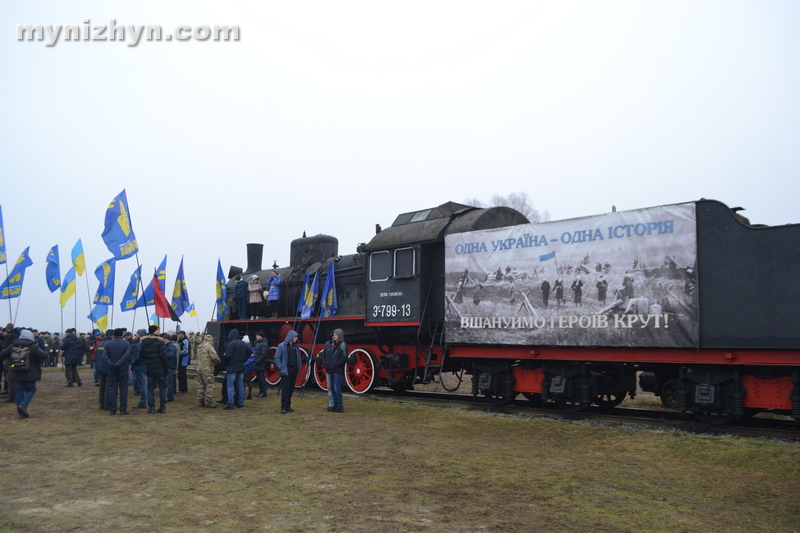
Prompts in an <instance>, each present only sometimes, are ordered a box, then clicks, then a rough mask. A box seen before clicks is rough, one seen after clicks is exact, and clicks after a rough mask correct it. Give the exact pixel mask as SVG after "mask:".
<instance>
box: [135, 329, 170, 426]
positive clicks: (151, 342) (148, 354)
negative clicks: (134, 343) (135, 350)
mask: <svg viewBox="0 0 800 533" xmlns="http://www.w3.org/2000/svg"><path fill="white" fill-rule="evenodd" d="M157 331H158V328H157V327H156V326H150V335H147V336H145V337H142V340H141V341H140V342H141V344H142V347H141V348H140V350H139V357H141V358H142V359H144V360H145V362H146V363H147V406H148V407H149V409H148V411H147V412H148V413H166V412H167V372H168V371H169V361H167V349H166V347H165V346H164V340H163V339H162V338H161V337H159V336H157V335H156V334H155V333H156V332H157ZM156 385H158V395H159V399H160V404H159V408H158V410H156V400H155V390H156Z"/></svg>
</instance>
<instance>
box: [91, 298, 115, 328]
mask: <svg viewBox="0 0 800 533" xmlns="http://www.w3.org/2000/svg"><path fill="white" fill-rule="evenodd" d="M109 307H111V306H110V305H104V304H95V306H94V307H93V308H92V314H90V315H89V316H87V317H86V318H88V319H89V320H91V321H92V322H94V323H95V324H97V328H98V329H99V330H100V331H106V330H107V329H108V309H109Z"/></svg>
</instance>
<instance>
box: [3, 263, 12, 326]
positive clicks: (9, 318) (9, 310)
mask: <svg viewBox="0 0 800 533" xmlns="http://www.w3.org/2000/svg"><path fill="white" fill-rule="evenodd" d="M5 265H6V279H8V260H6V262H5ZM10 285H11V283H9V286H10ZM8 321H9V322H14V314H13V313H12V312H11V298H9V299H8Z"/></svg>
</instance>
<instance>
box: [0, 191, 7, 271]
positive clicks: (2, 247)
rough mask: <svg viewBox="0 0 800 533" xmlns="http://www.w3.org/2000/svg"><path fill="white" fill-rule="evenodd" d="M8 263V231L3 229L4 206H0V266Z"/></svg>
mask: <svg viewBox="0 0 800 533" xmlns="http://www.w3.org/2000/svg"><path fill="white" fill-rule="evenodd" d="M5 262H6V230H5V229H4V228H3V206H2V205H0V265H2V264H3V263H5Z"/></svg>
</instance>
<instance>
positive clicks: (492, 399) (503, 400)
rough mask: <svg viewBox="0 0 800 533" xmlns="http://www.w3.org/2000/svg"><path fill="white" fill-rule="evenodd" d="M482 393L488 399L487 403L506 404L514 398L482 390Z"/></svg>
mask: <svg viewBox="0 0 800 533" xmlns="http://www.w3.org/2000/svg"><path fill="white" fill-rule="evenodd" d="M483 395H484V396H485V397H486V399H487V400H489V403H490V404H492V405H507V404H509V403H511V401H512V400H513V399H514V396H516V394H515V395H513V396H498V395H496V394H492V393H491V392H484V393H483Z"/></svg>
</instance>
